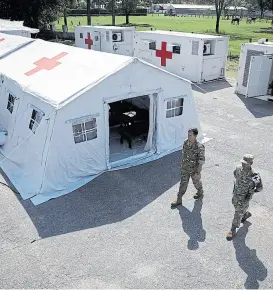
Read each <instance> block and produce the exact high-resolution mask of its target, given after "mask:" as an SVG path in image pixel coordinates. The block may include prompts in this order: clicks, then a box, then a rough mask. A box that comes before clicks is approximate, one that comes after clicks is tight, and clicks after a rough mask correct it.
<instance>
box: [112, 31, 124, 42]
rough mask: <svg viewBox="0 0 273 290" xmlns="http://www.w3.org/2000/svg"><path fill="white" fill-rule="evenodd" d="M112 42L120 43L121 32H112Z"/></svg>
mask: <svg viewBox="0 0 273 290" xmlns="http://www.w3.org/2000/svg"><path fill="white" fill-rule="evenodd" d="M112 40H113V42H120V41H122V35H121V32H114V33H113V34H112Z"/></svg>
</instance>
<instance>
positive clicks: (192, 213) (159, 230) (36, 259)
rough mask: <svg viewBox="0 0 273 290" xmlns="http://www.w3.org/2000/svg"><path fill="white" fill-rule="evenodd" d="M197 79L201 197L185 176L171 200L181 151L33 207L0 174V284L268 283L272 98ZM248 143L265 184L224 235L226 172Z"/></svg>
mask: <svg viewBox="0 0 273 290" xmlns="http://www.w3.org/2000/svg"><path fill="white" fill-rule="evenodd" d="M201 87H202V92H203V93H201V92H198V90H199V89H198V88H196V87H194V89H195V90H196V91H195V92H194V94H195V100H196V104H197V107H198V111H199V116H200V119H201V123H202V128H203V131H204V132H205V133H206V134H207V137H210V138H213V140H211V141H209V142H208V143H206V157H207V162H206V164H205V166H204V170H203V182H204V188H205V198H204V200H203V204H202V203H200V202H194V200H193V195H194V193H195V190H194V188H193V186H192V184H190V186H189V189H188V192H187V194H186V196H185V199H184V205H183V206H182V207H180V208H179V209H173V210H172V209H171V208H170V202H171V201H172V200H173V199H174V198H175V195H176V192H177V189H178V185H179V162H180V152H177V153H174V154H172V155H169V156H167V157H165V158H163V159H160V160H157V161H155V162H151V163H148V164H145V165H142V166H138V167H134V168H130V169H126V170H121V171H116V172H110V173H106V174H103V175H101V176H100V177H98V178H97V179H95V180H94V181H93V182H91V183H89V184H87V185H86V186H84V187H83V188H81V189H79V190H77V191H76V192H73V193H71V194H68V195H66V196H63V197H61V198H58V199H55V200H51V201H49V202H47V203H44V204H42V205H39V206H36V207H35V206H33V205H32V203H31V202H30V201H22V200H21V199H20V196H19V195H18V194H15V193H14V192H12V191H11V189H10V188H8V187H6V186H5V185H2V184H1V185H0V212H1V218H0V287H1V288H244V287H245V288H247V289H257V288H259V287H260V288H273V226H272V225H273V216H272V212H273V195H272V189H273V177H272V173H273V134H272V132H273V130H272V126H273V103H267V102H263V101H259V100H255V99H247V100H246V99H244V98H240V97H238V96H236V95H235V94H234V93H233V92H234V88H233V87H231V85H230V84H229V83H228V82H216V83H208V84H204V85H202V86H201ZM203 90H205V91H206V92H207V93H205V94H204V91H203ZM245 153H252V154H254V155H255V166H254V167H255V168H256V169H257V170H258V171H259V172H260V173H261V175H262V178H263V181H264V191H263V192H260V193H256V194H255V196H254V198H253V201H252V203H251V212H252V214H253V216H252V217H251V218H250V219H249V222H248V223H246V224H245V225H244V226H242V228H241V229H240V230H239V232H238V235H237V237H236V239H234V241H233V242H227V241H226V239H225V236H226V233H227V231H228V230H229V228H230V225H231V221H232V218H233V207H232V205H231V194H232V187H233V175H232V172H233V169H234V168H235V166H236V164H237V163H238V161H239V160H240V159H241V157H242V156H243V154H245ZM3 182H4V181H3Z"/></svg>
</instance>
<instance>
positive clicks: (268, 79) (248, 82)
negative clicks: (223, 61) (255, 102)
mask: <svg viewBox="0 0 273 290" xmlns="http://www.w3.org/2000/svg"><path fill="white" fill-rule="evenodd" d="M259 42H260V43H259ZM259 42H257V43H243V44H242V47H241V53H240V60H239V68H238V75H237V84H236V89H235V92H236V93H238V94H241V95H243V96H245V97H247V98H251V97H257V98H260V99H262V100H266V101H267V100H273V98H272V88H271V86H272V82H273V66H272V63H273V43H272V42H268V41H266V40H261V41H259Z"/></svg>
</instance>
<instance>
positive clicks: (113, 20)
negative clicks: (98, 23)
mask: <svg viewBox="0 0 273 290" xmlns="http://www.w3.org/2000/svg"><path fill="white" fill-rule="evenodd" d="M112 25H113V26H115V25H116V0H112Z"/></svg>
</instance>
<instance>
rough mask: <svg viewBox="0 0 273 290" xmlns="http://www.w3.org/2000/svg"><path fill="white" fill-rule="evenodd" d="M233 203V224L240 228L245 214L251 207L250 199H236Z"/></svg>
mask: <svg viewBox="0 0 273 290" xmlns="http://www.w3.org/2000/svg"><path fill="white" fill-rule="evenodd" d="M232 203H233V205H234V208H235V213H234V218H233V221H232V226H233V227H236V228H239V227H240V223H241V220H242V218H243V217H244V215H245V214H246V213H247V210H248V208H249V201H243V202H242V201H236V200H235V199H233V200H232Z"/></svg>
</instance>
